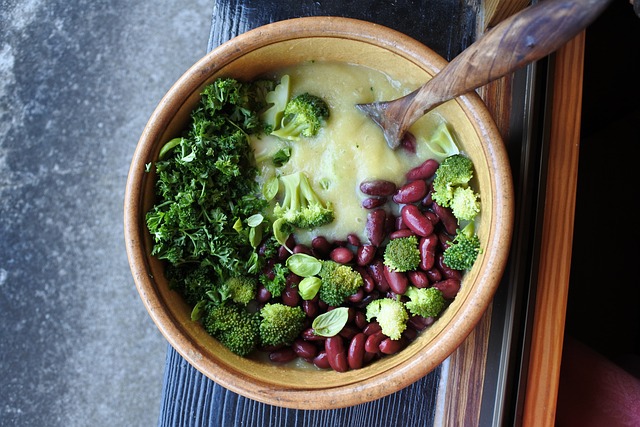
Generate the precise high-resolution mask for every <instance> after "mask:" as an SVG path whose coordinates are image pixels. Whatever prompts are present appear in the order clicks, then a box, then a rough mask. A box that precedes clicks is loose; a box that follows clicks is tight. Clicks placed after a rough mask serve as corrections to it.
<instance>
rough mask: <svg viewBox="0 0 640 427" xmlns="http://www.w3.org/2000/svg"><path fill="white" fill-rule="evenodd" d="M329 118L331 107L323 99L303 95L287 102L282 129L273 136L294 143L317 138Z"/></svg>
mask: <svg viewBox="0 0 640 427" xmlns="http://www.w3.org/2000/svg"><path fill="white" fill-rule="evenodd" d="M328 117H329V106H328V105H327V103H326V102H325V101H324V100H323V99H322V98H320V97H318V96H316V95H311V94H309V93H303V94H301V95H298V96H295V97H294V98H292V99H291V100H290V101H289V102H287V106H286V108H285V109H284V116H283V117H282V121H281V124H280V128H279V129H276V130H274V131H273V132H272V134H273V135H276V136H278V137H280V138H284V139H289V140H292V141H297V140H299V139H300V137H301V136H306V137H311V136H315V135H316V134H317V133H318V131H319V130H320V128H321V127H322V125H323V123H324V121H325V120H326V119H327V118H328Z"/></svg>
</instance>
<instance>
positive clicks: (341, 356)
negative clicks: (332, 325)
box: [324, 335, 349, 372]
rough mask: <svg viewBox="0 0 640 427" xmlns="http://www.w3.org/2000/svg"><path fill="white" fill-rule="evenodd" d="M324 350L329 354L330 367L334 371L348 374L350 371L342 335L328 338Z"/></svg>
mask: <svg viewBox="0 0 640 427" xmlns="http://www.w3.org/2000/svg"><path fill="white" fill-rule="evenodd" d="M324 349H325V351H326V352H327V359H328V360H329V365H330V366H331V368H333V370H334V371H336V372H346V371H348V370H349V364H348V362H347V351H346V349H345V348H344V339H343V338H342V337H341V336H340V335H335V336H333V337H329V338H327V339H326V340H325V342H324Z"/></svg>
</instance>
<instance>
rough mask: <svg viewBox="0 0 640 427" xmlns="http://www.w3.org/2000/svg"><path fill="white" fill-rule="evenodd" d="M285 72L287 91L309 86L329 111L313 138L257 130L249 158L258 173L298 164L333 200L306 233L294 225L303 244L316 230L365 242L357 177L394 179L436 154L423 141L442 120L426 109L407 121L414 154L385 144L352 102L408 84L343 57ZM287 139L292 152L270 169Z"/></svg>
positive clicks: (394, 93)
mask: <svg viewBox="0 0 640 427" xmlns="http://www.w3.org/2000/svg"><path fill="white" fill-rule="evenodd" d="M285 74H287V75H289V76H290V85H291V96H295V95H298V94H301V93H304V92H309V93H311V94H313V95H317V96H319V97H321V98H323V99H324V100H325V101H326V102H327V104H328V105H329V109H330V117H329V118H328V120H327V123H326V126H324V127H323V128H322V129H321V130H320V132H319V133H318V135H316V136H315V137H313V138H302V139H300V140H299V141H284V140H281V139H279V138H277V137H275V136H266V137H264V136H262V137H260V139H254V140H253V141H252V146H253V148H254V150H255V154H256V158H258V159H263V160H261V161H259V165H258V166H259V168H260V169H261V172H262V176H261V178H260V179H262V180H268V179H269V178H271V177H272V176H274V174H276V175H287V174H290V173H293V172H296V171H302V172H304V173H305V174H306V175H307V177H308V178H309V180H310V182H311V184H312V185H313V188H314V190H316V192H317V193H318V195H319V196H320V197H321V198H322V199H323V200H324V201H327V202H331V204H332V205H333V208H334V212H335V220H334V221H333V222H332V223H331V224H328V225H326V226H324V227H321V228H319V229H316V230H313V231H312V232H303V231H296V239H297V240H298V241H299V242H300V243H309V242H310V240H311V239H312V238H313V237H315V236H316V235H323V236H325V237H327V238H328V239H329V240H342V239H344V238H345V237H346V236H347V235H348V234H350V233H354V234H356V235H358V236H359V237H360V238H361V239H362V241H363V242H365V241H367V238H366V235H365V223H366V218H367V213H368V211H367V210H366V209H364V208H363V207H362V201H363V200H364V198H365V197H366V196H365V195H364V194H362V193H361V192H360V191H359V185H360V183H361V182H363V181H365V180H370V179H384V180H387V181H392V182H394V183H396V185H400V184H402V183H403V182H404V181H405V173H406V172H407V171H408V170H409V169H411V168H412V167H414V166H417V165H419V164H421V163H422V162H423V161H424V160H426V159H428V158H436V159H437V160H440V159H439V158H438V156H437V155H435V154H434V153H433V152H431V151H430V150H429V148H428V147H427V144H425V140H426V139H428V138H429V137H430V136H431V134H432V133H433V131H434V129H435V128H436V126H437V125H438V124H439V123H440V122H442V121H443V119H442V118H441V117H440V116H439V115H438V114H437V113H436V112H432V113H430V114H428V115H427V116H425V117H423V118H421V119H420V120H418V121H417V122H416V124H414V125H413V127H412V128H411V129H410V132H411V133H412V134H413V135H415V136H416V140H417V145H416V152H415V153H411V152H408V151H407V150H405V149H402V148H399V149H397V150H392V149H390V148H389V146H388V145H387V143H386V141H385V140H384V136H383V134H382V131H381V129H380V128H379V127H378V125H376V124H375V123H374V122H373V121H372V120H371V119H370V118H368V117H367V116H365V115H364V114H363V113H362V112H360V111H359V110H358V109H357V108H356V104H360V103H368V102H373V101H381V100H390V99H395V98H398V97H401V96H403V95H406V94H407V93H408V90H407V89H406V87H404V86H403V84H401V82H399V81H396V80H392V79H391V78H389V77H388V76H387V75H385V74H383V73H381V72H379V71H376V70H372V69H370V68H366V67H363V66H359V65H350V64H345V63H327V62H311V63H306V64H301V65H297V66H295V67H291V68H287V69H283V70H281V72H280V73H279V74H278V76H276V78H278V77H279V76H281V75H285ZM403 88H404V89H403ZM286 145H289V146H290V147H291V158H290V160H289V162H287V163H286V164H285V165H284V166H282V167H280V168H277V169H276V168H275V167H274V166H273V164H272V162H271V158H270V157H271V156H270V155H272V154H273V153H275V152H276V151H278V150H279V149H281V148H283V147H285V146H286Z"/></svg>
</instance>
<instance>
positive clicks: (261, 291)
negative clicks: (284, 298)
mask: <svg viewBox="0 0 640 427" xmlns="http://www.w3.org/2000/svg"><path fill="white" fill-rule="evenodd" d="M270 299H271V292H269V291H268V290H267V289H266V288H265V287H264V286H262V285H259V286H258V291H257V292H256V300H258V302H259V303H263V304H264V303H265V302H267V301H269V300H270Z"/></svg>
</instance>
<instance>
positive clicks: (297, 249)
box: [293, 244, 313, 255]
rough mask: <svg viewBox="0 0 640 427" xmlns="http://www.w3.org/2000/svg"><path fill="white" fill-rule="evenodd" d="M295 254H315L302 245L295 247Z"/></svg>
mask: <svg viewBox="0 0 640 427" xmlns="http://www.w3.org/2000/svg"><path fill="white" fill-rule="evenodd" d="M293 253H294V254H306V255H313V252H312V251H311V248H310V247H308V246H306V245H302V244H297V245H295V246H294V247H293Z"/></svg>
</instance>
